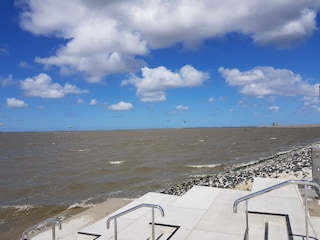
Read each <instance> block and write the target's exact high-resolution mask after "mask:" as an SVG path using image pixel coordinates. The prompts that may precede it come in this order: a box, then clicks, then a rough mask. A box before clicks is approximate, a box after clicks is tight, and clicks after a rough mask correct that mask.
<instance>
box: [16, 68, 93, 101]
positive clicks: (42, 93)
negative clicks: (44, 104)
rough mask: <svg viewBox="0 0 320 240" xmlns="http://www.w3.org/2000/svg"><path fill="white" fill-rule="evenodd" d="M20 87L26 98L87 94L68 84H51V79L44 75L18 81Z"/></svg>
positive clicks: (85, 91)
mask: <svg viewBox="0 0 320 240" xmlns="http://www.w3.org/2000/svg"><path fill="white" fill-rule="evenodd" d="M20 87H21V89H22V90H24V91H25V95H26V96H28V97H41V98H63V97H64V96H65V95H66V94H82V93H88V91H87V90H81V89H79V88H78V87H77V86H75V85H71V84H69V83H66V84H65V85H64V86H61V85H60V84H59V83H53V82H52V79H51V77H50V76H49V75H47V74H45V73H40V74H38V75H37V76H35V77H33V78H27V79H25V80H22V81H20Z"/></svg>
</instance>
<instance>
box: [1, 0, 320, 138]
mask: <svg viewBox="0 0 320 240" xmlns="http://www.w3.org/2000/svg"><path fill="white" fill-rule="evenodd" d="M319 13H320V1H319V0H296V1H292V0H281V1H279V0H269V1H262V0H242V1H239V0H223V1H219V0H197V1H192V0H90V1H87V0H68V1H65V0H16V1H14V0H1V2H0V14H1V15H0V16H1V19H0V131H3V132H6V131H8V132H16V131H69V130H108V129H153V128H161V129H162V128H189V127H229V126H232V127H237V126H240V127H241V126H271V125H272V124H273V123H278V124H279V125H300V124H319V120H320V96H319V95H320V31H319V27H320V14H319Z"/></svg>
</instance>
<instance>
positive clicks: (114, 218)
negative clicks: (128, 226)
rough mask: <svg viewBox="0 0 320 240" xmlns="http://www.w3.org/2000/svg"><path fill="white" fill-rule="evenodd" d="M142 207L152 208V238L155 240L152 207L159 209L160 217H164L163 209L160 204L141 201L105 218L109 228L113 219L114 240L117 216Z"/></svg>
mask: <svg viewBox="0 0 320 240" xmlns="http://www.w3.org/2000/svg"><path fill="white" fill-rule="evenodd" d="M142 207H149V208H151V209H152V240H155V229H154V226H155V224H154V209H155V208H157V209H159V210H160V212H161V216H162V217H164V211H163V208H162V207H161V206H160V205H155V204H148V203H142V204H140V205H137V206H135V207H132V208H130V209H128V210H125V211H123V212H120V213H118V214H116V215H113V216H111V217H109V218H108V219H107V229H109V228H110V222H111V221H112V220H114V239H115V240H117V239H118V230H117V228H118V227H117V218H118V217H121V216H123V215H125V214H127V213H130V212H132V211H134V210H136V209H138V208H142Z"/></svg>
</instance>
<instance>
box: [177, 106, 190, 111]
mask: <svg viewBox="0 0 320 240" xmlns="http://www.w3.org/2000/svg"><path fill="white" fill-rule="evenodd" d="M176 110H177V111H188V110H189V107H188V106H184V105H178V106H176Z"/></svg>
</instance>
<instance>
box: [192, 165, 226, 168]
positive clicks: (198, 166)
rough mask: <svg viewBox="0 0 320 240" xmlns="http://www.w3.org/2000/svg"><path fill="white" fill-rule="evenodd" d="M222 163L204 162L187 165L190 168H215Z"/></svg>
mask: <svg viewBox="0 0 320 240" xmlns="http://www.w3.org/2000/svg"><path fill="white" fill-rule="evenodd" d="M218 166H221V164H202V165H187V167H188V168H215V167H218Z"/></svg>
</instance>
